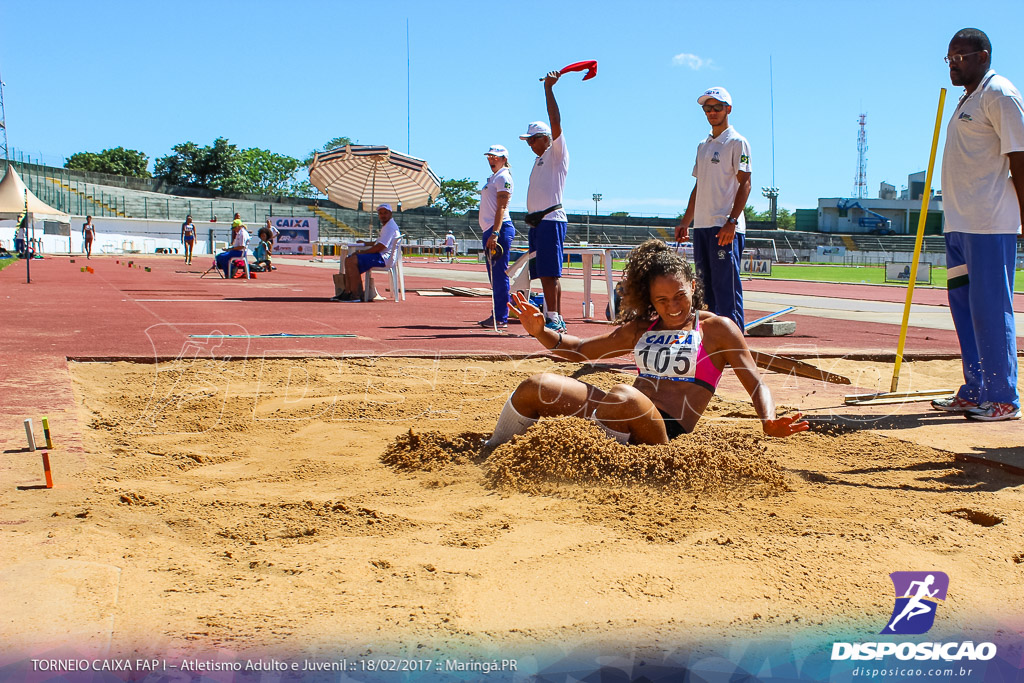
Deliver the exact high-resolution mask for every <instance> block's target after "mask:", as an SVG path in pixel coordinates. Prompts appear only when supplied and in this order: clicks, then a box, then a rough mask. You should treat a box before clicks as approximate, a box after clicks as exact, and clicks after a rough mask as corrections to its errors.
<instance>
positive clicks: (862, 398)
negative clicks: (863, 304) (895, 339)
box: [845, 88, 953, 405]
mask: <svg viewBox="0 0 1024 683" xmlns="http://www.w3.org/2000/svg"><path fill="white" fill-rule="evenodd" d="M945 102H946V89H945V88H942V89H941V91H940V92H939V108H938V111H936V113H935V132H934V134H933V135H932V148H931V154H930V156H929V158H928V173H927V174H926V176H925V183H924V194H923V196H922V197H921V214H920V216H919V217H918V221H917V238H916V239H915V240H914V257H913V262H912V263H911V264H910V281H909V282H908V283H907V298H906V301H905V303H904V304H903V321H902V323H901V324H900V340H899V344H898V345H897V348H896V362H895V365H894V367H893V373H892V382H891V383H890V385H889V392H888V393H876V394H858V395H853V396H847V397H846V398H845V403H846V405H869V404H872V403H902V402H905V401H927V400H930V399H933V398H940V397H943V396H950V395H952V394H953V390H952V389H937V390H931V391H927V390H926V391H906V392H898V391H897V389H898V387H899V383H900V366H901V365H902V362H903V350H904V345H905V344H906V341H907V327H908V325H909V322H910V305H911V302H912V301H913V298H914V284H915V283H916V281H917V267H918V259H920V257H921V246H922V244H923V243H924V228H925V223H926V222H927V219H928V203H929V201H930V200H931V188H932V173H933V171H934V170H935V153H936V150H937V149H938V146H939V131H940V129H941V126H942V109H943V106H944V104H945Z"/></svg>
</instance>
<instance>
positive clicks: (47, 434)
mask: <svg viewBox="0 0 1024 683" xmlns="http://www.w3.org/2000/svg"><path fill="white" fill-rule="evenodd" d="M43 438H45V439H46V447H47V448H49V449H50V450H51V451H52V450H53V441H51V440H50V418H48V417H44V418H43Z"/></svg>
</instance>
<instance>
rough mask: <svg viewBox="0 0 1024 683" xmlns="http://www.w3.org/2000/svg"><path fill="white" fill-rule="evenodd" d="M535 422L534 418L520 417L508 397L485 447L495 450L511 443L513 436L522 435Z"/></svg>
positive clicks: (510, 398)
mask: <svg viewBox="0 0 1024 683" xmlns="http://www.w3.org/2000/svg"><path fill="white" fill-rule="evenodd" d="M536 422H537V419H536V418H533V417H523V416H522V415H520V414H519V411H518V410H516V407H515V406H514V405H512V397H511V396H509V397H508V400H507V401H505V406H504V407H503V408H502V409H501V415H499V416H498V424H496V425H494V433H493V434H492V435H491V438H490V439H488V440H487V446H488V447H489V448H497V447H498V446H500V445H501V444H503V443H505V442H506V441H511V440H512V437H513V436H516V435H517V434H522V433H524V432H525V431H526V430H527V429H529V428H530V425H532V424H534V423H536Z"/></svg>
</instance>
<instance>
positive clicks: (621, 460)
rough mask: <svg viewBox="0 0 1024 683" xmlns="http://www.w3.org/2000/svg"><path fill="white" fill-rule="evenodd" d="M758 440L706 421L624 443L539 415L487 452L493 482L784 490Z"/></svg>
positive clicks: (537, 487)
mask: <svg viewBox="0 0 1024 683" xmlns="http://www.w3.org/2000/svg"><path fill="white" fill-rule="evenodd" d="M765 450H766V449H765V446H764V444H763V443H762V440H761V439H759V438H757V437H754V436H750V435H745V434H737V433H733V432H728V431H726V430H723V429H721V428H719V427H715V426H707V427H704V428H703V429H699V430H698V431H696V432H695V433H694V434H690V435H687V436H684V437H680V438H678V439H676V440H674V441H672V442H671V443H668V444H664V445H660V446H624V445H622V444H620V443H618V442H616V441H614V440H612V439H610V438H608V436H606V435H605V433H604V431H603V430H602V429H601V428H600V427H598V426H597V425H595V424H594V423H592V422H590V421H588V420H583V419H581V418H575V417H570V418H560V419H557V420H542V421H540V422H538V423H537V424H535V425H533V426H532V427H530V429H529V430H527V432H526V433H525V434H523V435H521V436H518V437H516V438H514V439H513V440H512V441H510V442H508V443H506V444H503V445H502V446H500V447H499V448H497V449H496V450H495V451H494V453H492V454H491V456H490V457H489V458H488V459H487V482H488V484H489V485H491V486H493V487H495V488H506V489H517V490H520V491H524V492H542V491H545V490H547V487H545V486H543V484H544V483H547V482H558V483H570V484H597V485H600V486H609V487H634V486H643V487H653V488H665V489H671V490H672V491H678V490H680V489H688V490H691V491H694V492H710V491H714V490H720V489H725V488H735V487H739V486H745V485H748V484H756V485H762V486H763V485H767V488H768V489H770V490H771V491H775V492H780V491H785V490H786V489H787V487H786V483H785V479H784V477H783V475H782V470H781V468H780V467H779V466H778V464H777V463H775V461H773V460H771V459H770V458H767V457H766V456H765Z"/></svg>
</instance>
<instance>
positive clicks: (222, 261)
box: [215, 223, 249, 277]
mask: <svg viewBox="0 0 1024 683" xmlns="http://www.w3.org/2000/svg"><path fill="white" fill-rule="evenodd" d="M237 228H238V229H237V231H236V230H235V228H234V227H232V239H231V246H230V247H228V248H227V249H225V250H224V251H222V252H220V253H219V254H217V256H216V257H215V258H216V261H217V267H218V268H220V269H221V270H223V271H224V277H231V260H232V259H236V258H245V248H246V244H247V243H248V242H249V231H248V230H246V229H245V225H244V224H242V223H239V225H238V226H237Z"/></svg>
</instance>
